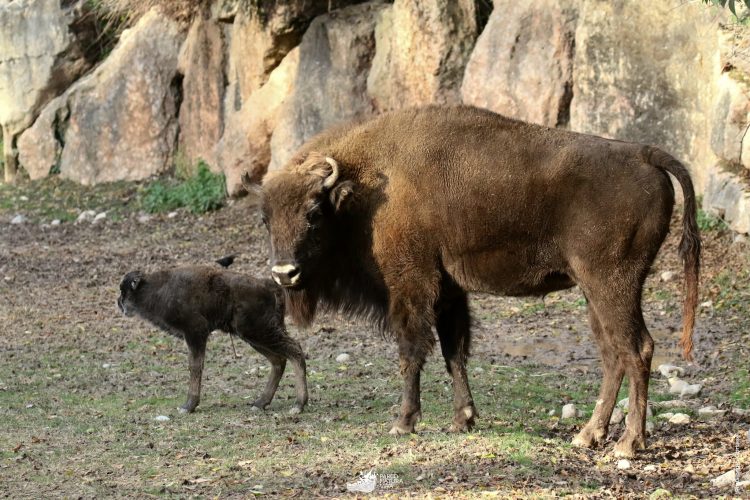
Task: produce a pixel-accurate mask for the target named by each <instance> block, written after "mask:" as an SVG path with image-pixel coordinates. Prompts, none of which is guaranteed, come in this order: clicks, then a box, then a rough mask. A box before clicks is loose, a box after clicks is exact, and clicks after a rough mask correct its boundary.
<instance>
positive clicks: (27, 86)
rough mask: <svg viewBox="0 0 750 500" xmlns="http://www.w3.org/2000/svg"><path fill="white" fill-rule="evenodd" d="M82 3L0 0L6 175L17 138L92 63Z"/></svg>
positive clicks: (0, 113)
mask: <svg viewBox="0 0 750 500" xmlns="http://www.w3.org/2000/svg"><path fill="white" fill-rule="evenodd" d="M86 5H87V2H86V1H85V0H78V1H73V2H71V1H61V0H11V1H7V0H6V1H4V2H2V3H0V126H2V129H3V138H4V145H5V152H4V157H5V162H6V165H9V166H10V168H9V169H8V170H6V172H7V173H8V174H9V175H10V177H12V172H11V170H15V164H16V159H15V151H14V147H13V146H14V144H15V141H16V136H17V135H18V134H19V133H20V132H21V131H23V130H24V129H25V128H26V127H28V126H29V125H30V124H31V123H32V121H33V120H34V119H35V118H36V116H37V114H38V113H39V110H40V109H41V108H42V107H43V106H44V105H45V104H46V103H48V102H49V101H50V100H51V99H53V98H54V97H55V96H57V95H59V94H60V93H61V92H62V91H64V90H65V88H66V87H67V86H68V85H69V84H70V83H71V82H72V81H73V80H75V79H76V78H78V77H79V76H80V75H81V74H83V72H84V71H86V70H87V69H88V68H89V67H90V66H91V64H92V61H91V60H89V59H88V58H87V57H86V54H85V48H86V45H87V44H88V43H90V40H89V39H88V38H87V37H89V36H90V35H91V33H90V31H88V30H87V29H85V28H86V22H85V20H84V18H85V17H86V16H87V15H89V14H90V13H89V12H88V11H87V9H86ZM8 180H11V179H10V178H9V179H8Z"/></svg>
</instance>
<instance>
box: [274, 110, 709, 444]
mask: <svg viewBox="0 0 750 500" xmlns="http://www.w3.org/2000/svg"><path fill="white" fill-rule="evenodd" d="M667 172H668V173H670V174H672V175H673V176H674V177H675V178H676V179H677V180H678V181H679V183H680V184H681V185H682V190H683V193H684V199H685V215H684V220H683V234H682V241H681V243H680V254H681V256H682V258H683V261H684V265H685V290H686V293H685V303H684V330H683V333H682V339H681V344H682V347H683V349H684V355H685V356H686V357H688V358H689V357H690V355H691V350H692V329H693V323H694V316H695V306H696V301H697V286H698V285H697V283H698V268H699V255H700V238H699V234H698V229H697V225H696V220H695V216H696V202H695V195H694V192H693V185H692V182H691V180H690V176H689V174H688V172H687V171H686V170H685V168H684V167H683V166H682V165H681V164H680V163H679V162H678V161H677V160H675V159H674V158H673V157H672V156H670V155H668V154H667V153H665V152H663V151H661V150H659V149H657V148H655V147H651V146H644V145H641V144H632V143H627V142H620V141H614V140H607V139H603V138H600V137H594V136H590V135H582V134H577V133H573V132H569V131H566V130H559V129H550V128H546V127H541V126H538V125H532V124H528V123H523V122H520V121H516V120H512V119H509V118H505V117H503V116H499V115H497V114H494V113H491V112H489V111H484V110H480V109H476V108H472V107H466V106H455V107H436V106H430V107H423V108H416V109H408V110H404V111H398V112H394V113H390V114H385V115H382V116H380V117H378V118H376V119H374V120H372V121H368V122H365V123H362V124H359V125H350V126H347V127H339V128H335V129H331V130H329V131H327V132H324V133H323V134H321V135H319V136H317V137H315V138H314V139H312V140H310V141H309V142H308V143H307V144H305V145H304V146H303V147H302V148H301V150H300V151H299V152H298V153H297V154H296V155H295V156H294V158H293V159H292V160H291V161H290V162H289V164H288V165H286V166H285V167H284V168H283V169H282V170H280V171H275V172H270V173H268V174H267V175H266V176H265V178H264V179H263V184H262V190H261V200H262V213H263V219H264V221H265V224H266V225H267V227H268V229H269V231H270V236H271V238H270V240H271V265H272V275H273V278H274V279H275V280H276V282H277V283H279V284H280V285H282V286H283V287H285V291H286V297H287V306H288V309H289V311H290V313H291V314H292V316H293V318H294V319H295V321H296V322H297V323H301V324H307V323H309V322H310V321H311V320H312V319H313V317H314V316H315V311H316V308H317V307H318V305H322V306H325V307H329V308H334V309H339V310H343V311H345V312H349V313H355V314H360V315H365V316H368V317H370V318H372V319H375V320H378V321H379V322H380V323H381V325H382V326H384V327H385V328H386V329H388V330H389V331H391V332H393V333H394V335H395V337H396V339H397V340H398V347H399V357H400V366H401V374H402V376H403V378H404V392H403V399H402V403H401V410H400V416H399V417H398V419H397V420H396V422H395V423H394V425H393V428H392V429H391V433H394V434H402V433H410V432H413V431H414V425H415V423H416V422H417V420H418V419H419V417H420V396H419V375H420V370H421V368H422V365H423V364H424V361H425V358H426V356H427V355H428V354H429V352H430V350H431V349H432V348H433V346H434V344H435V340H434V335H433V333H432V327H435V329H436V330H437V334H438V337H439V339H440V346H441V348H442V352H443V356H444V357H445V362H446V365H447V368H448V371H449V372H450V374H451V376H452V377H453V391H454V405H453V406H454V411H455V415H454V418H453V424H452V426H451V428H452V429H453V430H466V429H471V427H472V426H473V424H474V418H475V417H476V415H477V411H476V408H475V406H474V402H473V399H472V396H471V391H470V390H469V384H468V380H467V376H466V360H467V357H468V355H469V344H470V338H471V336H470V335H471V331H470V317H469V308H468V305H467V292H469V291H482V292H491V293H496V294H503V295H513V296H520V295H544V294H546V293H549V292H552V291H554V290H561V289H565V288H569V287H572V286H574V285H578V286H579V287H580V288H581V290H582V291H583V293H584V295H585V297H586V299H587V302H588V310H589V318H590V322H591V328H592V330H593V332H594V338H595V339H596V342H597V344H598V346H599V349H600V352H601V356H602V359H603V361H604V363H603V364H604V381H603V384H602V388H601V393H600V396H599V399H598V401H597V404H596V407H595V409H594V413H593V415H592V417H591V420H590V421H589V422H588V423H587V424H586V426H585V427H584V428H583V429H582V430H581V432H580V433H579V434H578V436H577V437H576V438H575V439H574V440H573V442H574V444H576V445H580V446H587V447H590V446H593V445H596V444H598V443H601V442H602V441H603V440H604V439H605V437H606V435H607V426H608V423H609V418H610V415H611V413H612V409H613V407H614V404H615V397H616V395H617V391H618V390H619V388H620V384H621V382H622V378H623V376H624V375H627V376H628V378H629V379H630V404H629V408H630V409H631V410H630V415H629V418H628V424H627V428H626V430H625V433H624V434H623V435H622V437H621V438H620V440H619V442H618V443H617V444H616V446H615V454H616V455H618V456H632V455H633V454H634V453H635V450H636V449H638V448H643V447H645V440H646V434H645V419H646V401H647V393H648V380H649V371H650V367H651V355H652V352H653V341H652V339H651V336H650V335H649V333H648V330H647V329H646V325H645V324H644V321H643V316H642V313H641V293H642V287H643V282H644V280H645V279H646V274H647V273H648V270H649V267H650V266H651V263H652V262H653V260H654V258H655V256H656V254H657V252H658V250H659V247H660V246H661V244H662V241H663V240H664V238H665V236H666V234H667V232H668V230H669V221H670V217H671V214H672V209H673V206H674V192H673V188H672V184H671V182H670V179H669V176H668V175H667Z"/></svg>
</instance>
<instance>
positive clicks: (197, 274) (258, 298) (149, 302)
mask: <svg viewBox="0 0 750 500" xmlns="http://www.w3.org/2000/svg"><path fill="white" fill-rule="evenodd" d="M117 305H118V307H119V308H120V310H121V311H122V312H123V313H124V314H125V315H126V316H133V315H135V314H137V315H139V316H141V317H142V318H144V319H146V320H148V321H149V322H151V323H153V324H154V325H155V326H157V327H159V328H161V329H162V330H164V331H166V332H167V333H170V334H172V335H174V336H176V337H180V338H184V339H185V342H186V343H187V346H188V352H189V354H188V362H189V367H190V385H189V388H188V395H187V401H186V402H185V404H184V405H182V407H181V408H180V411H183V412H188V413H190V412H193V411H194V410H195V408H196V407H197V406H198V403H199V402H200V393H201V378H202V373H203V360H204V358H205V353H206V342H207V341H208V336H209V334H210V333H211V332H212V331H213V330H223V331H225V332H227V333H229V334H230V335H237V336H238V337H240V338H241V339H242V340H244V341H245V342H247V343H248V344H250V345H251V346H253V347H254V348H255V349H256V350H257V351H258V352H259V353H261V354H263V355H264V356H265V357H266V358H268V360H269V361H270V362H271V365H272V369H271V375H270V376H269V378H268V383H267V384H266V388H265V390H264V391H263V393H262V394H261V396H260V397H259V398H258V399H257V400H256V401H255V402H254V403H253V406H254V407H257V408H260V409H264V408H265V407H266V406H268V404H269V403H270V402H271V400H272V399H273V396H274V394H275V393H276V389H277V388H278V386H279V380H280V379H281V376H282V375H283V373H284V368H285V366H286V360H287V359H289V360H290V361H291V362H292V364H293V365H294V372H295V385H296V389H297V400H296V402H295V404H294V407H293V408H292V413H299V412H301V411H302V409H303V408H304V406H305V404H306V403H307V380H306V368H305V356H304V353H303V352H302V348H301V347H300V345H299V342H297V341H296V340H294V339H293V338H292V337H290V336H289V335H288V334H287V332H286V328H285V327H284V298H283V295H282V293H281V290H280V288H279V287H277V286H276V285H275V284H274V283H273V282H272V281H271V280H262V281H261V280H256V279H254V278H251V277H248V276H243V275H241V274H237V273H234V272H230V271H225V270H219V269H215V268H210V267H180V268H177V269H172V270H167V271H157V272H154V273H151V274H144V273H142V272H141V271H133V272H130V273H128V274H127V275H125V278H124V279H123V280H122V283H121V284H120V297H119V298H118V299H117Z"/></svg>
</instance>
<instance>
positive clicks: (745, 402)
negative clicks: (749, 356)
mask: <svg viewBox="0 0 750 500" xmlns="http://www.w3.org/2000/svg"><path fill="white" fill-rule="evenodd" d="M730 398H731V400H732V403H733V404H735V405H737V406H739V407H740V408H750V372H749V371H748V369H747V368H741V369H739V370H737V372H736V373H735V381H734V388H733V390H732V394H731V395H730Z"/></svg>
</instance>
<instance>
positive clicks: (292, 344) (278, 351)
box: [250, 331, 308, 414]
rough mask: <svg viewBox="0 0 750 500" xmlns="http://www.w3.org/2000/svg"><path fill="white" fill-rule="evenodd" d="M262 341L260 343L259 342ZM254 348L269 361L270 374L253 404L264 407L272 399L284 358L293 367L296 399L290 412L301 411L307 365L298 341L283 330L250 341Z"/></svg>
mask: <svg viewBox="0 0 750 500" xmlns="http://www.w3.org/2000/svg"><path fill="white" fill-rule="evenodd" d="M259 342H262V343H259ZM250 344H251V345H252V346H253V347H255V349H256V350H257V351H258V352H260V353H261V354H263V355H264V356H265V357H266V358H268V360H269V361H271V366H272V368H271V374H270V375H269V378H268V383H267V385H266V388H265V390H264V391H263V394H262V395H261V396H260V397H259V398H258V400H256V401H255V402H254V403H253V406H256V407H258V408H265V407H266V406H268V404H269V403H270V402H271V400H272V399H273V397H274V395H275V394H276V390H277V389H278V386H279V381H280V380H281V376H282V375H283V373H284V367H285V366H286V360H289V361H291V362H292V366H293V368H294V385H295V390H296V393H297V397H296V401H295V403H294V407H293V408H292V410H291V413H293V414H296V413H301V412H302V410H303V409H304V408H305V405H306V404H307V399H308V395H307V366H306V363H305V354H304V352H303V351H302V346H300V344H299V342H297V341H296V340H295V339H293V338H292V337H290V336H289V335H288V334H287V333H286V332H285V331H281V332H276V333H275V334H273V335H270V336H267V337H263V340H262V341H258V340H255V341H253V342H250Z"/></svg>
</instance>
